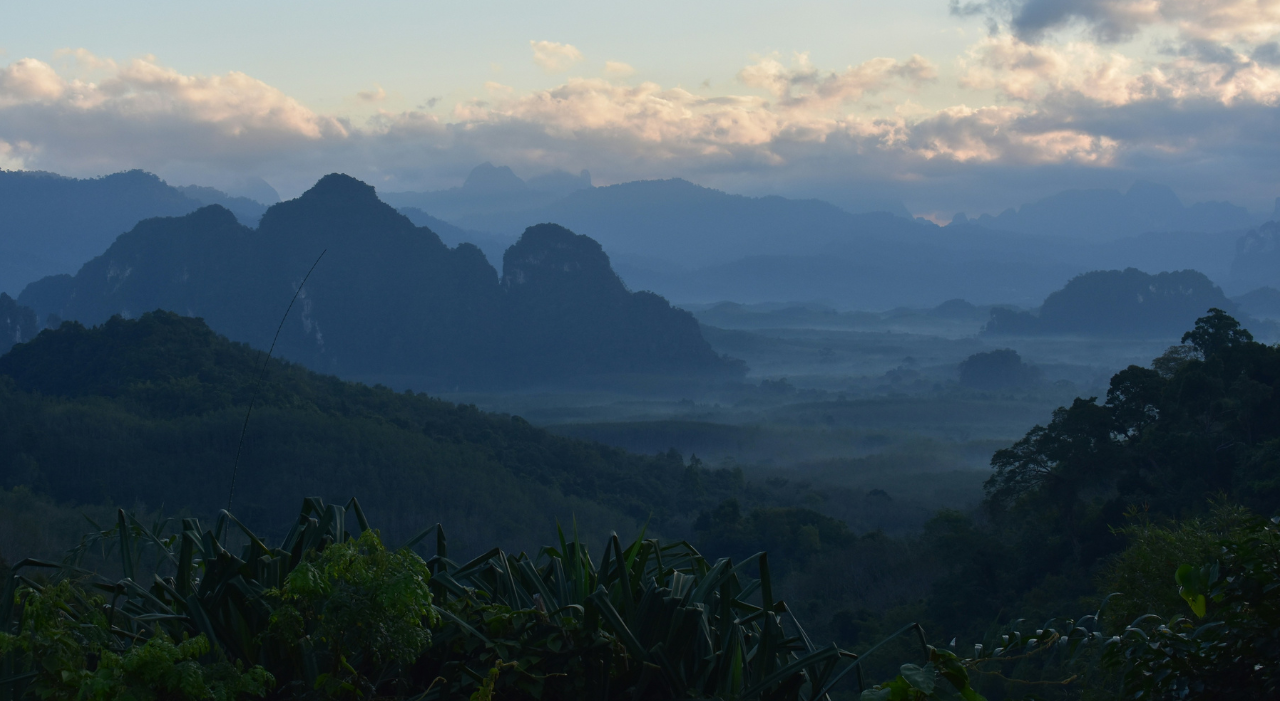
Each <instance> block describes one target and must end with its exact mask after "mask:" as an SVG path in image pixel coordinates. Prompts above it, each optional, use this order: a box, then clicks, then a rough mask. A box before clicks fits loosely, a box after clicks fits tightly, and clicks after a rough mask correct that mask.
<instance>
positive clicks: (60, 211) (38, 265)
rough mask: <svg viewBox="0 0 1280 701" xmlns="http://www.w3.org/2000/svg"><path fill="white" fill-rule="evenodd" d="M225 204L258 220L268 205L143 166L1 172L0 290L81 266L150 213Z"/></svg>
mask: <svg viewBox="0 0 1280 701" xmlns="http://www.w3.org/2000/svg"><path fill="white" fill-rule="evenodd" d="M207 204H221V205H223V206H225V207H227V208H228V209H230V210H231V211H233V212H235V214H236V216H237V217H238V218H240V219H241V221H243V222H246V223H249V224H256V222H257V218H258V217H260V216H262V213H263V212H264V211H266V207H265V206H264V205H262V204H259V203H257V202H254V201H253V200H250V199H247V198H244V197H230V196H229V195H226V194H225V193H222V192H221V191H218V190H215V189H213V188H205V187H187V188H175V187H172V186H170V185H168V184H166V183H165V182H164V181H163V180H161V179H160V178H158V177H156V176H155V175H152V174H150V173H146V172H143V171H140V170H132V171H128V172H123V173H115V174H112V175H107V176H103V177H101V178H90V179H76V178H67V177H63V176H61V175H56V174H53V173H44V172H37V171H0V212H3V213H4V214H3V216H0V292H10V293H13V294H17V293H18V292H19V291H20V290H21V289H22V288H23V286H25V285H26V284H27V283H29V282H32V281H34V280H38V279H40V278H42V277H44V276H46V275H53V274H58V273H69V272H72V271H75V270H77V269H78V268H79V267H80V266H81V265H83V264H84V263H85V262H86V261H88V260H89V259H90V258H93V257H94V256H95V255H98V254H99V253H101V252H102V251H103V249H105V248H106V247H107V246H109V245H110V244H111V242H112V241H113V240H115V237H116V236H119V235H120V234H121V233H122V232H124V231H128V230H129V229H132V228H133V226H134V225H135V224H137V223H138V222H139V221H141V220H143V219H146V218H149V217H166V216H178V215H182V214H187V213H189V212H192V211H195V210H196V209H199V208H200V207H202V206H204V205H207Z"/></svg>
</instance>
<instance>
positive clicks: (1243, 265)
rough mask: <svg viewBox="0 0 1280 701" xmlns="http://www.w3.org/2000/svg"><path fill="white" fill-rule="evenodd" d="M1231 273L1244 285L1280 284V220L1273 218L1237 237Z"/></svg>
mask: <svg viewBox="0 0 1280 701" xmlns="http://www.w3.org/2000/svg"><path fill="white" fill-rule="evenodd" d="M1231 277H1232V280H1234V281H1235V282H1236V284H1237V285H1239V286H1240V287H1243V288H1244V289H1250V288H1253V287H1260V286H1263V285H1270V286H1272V287H1280V221H1269V222H1267V223H1266V224H1263V225H1262V226H1259V227H1258V228H1256V229H1254V230H1252V231H1250V232H1249V233H1247V234H1245V235H1244V236H1241V237H1240V239H1239V240H1238V241H1236V256H1235V260H1233V261H1232V263H1231Z"/></svg>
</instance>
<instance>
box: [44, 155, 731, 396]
mask: <svg viewBox="0 0 1280 701" xmlns="http://www.w3.org/2000/svg"><path fill="white" fill-rule="evenodd" d="M315 248H324V249H326V250H328V251H329V252H331V253H333V255H332V256H328V258H329V259H330V260H331V261H333V262H331V263H330V264H327V265H326V268H325V274H324V275H323V276H322V279H319V280H317V281H316V282H314V283H310V284H309V285H308V287H307V291H306V293H305V296H303V297H301V298H300V300H301V302H300V304H301V306H302V310H301V313H300V314H299V315H298V316H297V317H295V318H294V321H287V322H286V323H285V325H284V327H283V329H282V331H281V333H280V335H279V337H278V348H279V350H280V357H285V358H288V359H290V360H293V361H295V362H300V363H303V364H304V365H307V366H308V367H311V368H313V369H316V370H319V371H323V372H329V373H335V374H340V375H344V376H347V377H357V378H360V379H366V380H368V381H382V382H387V381H390V382H396V383H400V384H401V386H412V387H414V388H415V389H436V390H439V389H448V390H453V389H455V388H462V387H467V388H478V387H509V386H513V385H529V384H535V383H564V382H589V383H598V382H605V381H615V380H617V378H619V377H620V376H623V375H625V376H632V377H634V376H645V375H648V376H654V377H657V376H663V377H668V376H673V375H675V376H681V377H694V376H696V377H703V378H709V379H710V378H717V377H736V376H740V375H741V373H742V371H743V370H742V367H741V365H740V363H734V362H731V361H728V360H726V359H724V358H721V357H720V356H718V355H717V354H716V353H715V352H714V351H712V349H711V347H710V346H709V345H708V344H707V343H706V341H705V340H704V339H703V338H702V334H701V330H700V328H699V326H698V324H697V322H696V321H695V320H694V319H693V317H692V315H690V314H688V313H687V312H685V311H683V310H679V309H675V308H672V307H671V305H670V304H668V303H667V301H666V300H665V299H663V298H661V297H659V296H657V295H655V294H652V293H647V292H634V293H633V292H630V291H628V290H627V289H626V287H625V286H624V285H623V284H622V282H621V280H619V278H618V276H617V274H616V273H615V272H614V271H613V268H612V266H611V264H610V261H609V257H608V256H607V255H605V254H604V251H603V249H602V248H601V246H600V245H599V244H598V243H596V242H595V241H593V240H591V239H590V238H588V237H586V236H580V235H576V234H574V233H572V232H570V231H568V230H567V229H565V228H563V227H560V226H557V225H555V224H542V225H539V226H536V227H530V228H529V229H528V230H527V231H526V232H525V234H524V235H523V236H521V238H520V240H519V241H517V243H516V244H515V245H513V246H512V247H511V248H510V249H509V250H508V252H507V254H505V255H504V271H503V274H502V276H501V277H500V276H499V274H498V271H496V270H495V269H494V267H493V266H492V265H490V263H489V261H488V260H487V259H486V258H485V256H484V254H483V253H481V251H480V250H479V249H478V248H476V247H475V246H473V245H470V244H466V243H463V244H460V245H458V246H456V247H454V248H449V247H448V246H446V245H445V244H444V243H443V242H442V241H441V240H440V237H439V236H437V235H436V234H435V233H434V232H432V231H431V230H430V229H427V228H423V227H417V226H414V224H413V223H412V222H411V221H410V220H409V219H408V218H407V217H405V216H404V215H402V214H400V213H399V212H397V211H395V210H394V209H393V208H391V207H390V206H389V205H387V204H385V203H383V202H381V201H380V200H378V198H377V194H376V192H375V191H374V189H373V188H372V187H370V186H369V185H367V184H365V183H362V182H360V181H359V180H356V179H354V178H351V177H349V176H345V175H340V174H331V175H327V176H325V177H324V178H322V179H321V180H320V181H319V182H317V183H316V185H315V186H314V187H312V188H311V189H310V190H308V191H307V192H306V193H304V194H303V195H302V196H301V197H299V198H297V199H294V200H290V201H287V202H281V203H279V204H276V205H273V206H272V207H271V208H270V209H269V210H268V211H267V212H266V214H264V215H263V217H262V221H261V224H260V226H259V228H258V230H257V231H253V230H251V229H248V228H246V227H244V226H242V225H240V224H239V223H238V222H236V221H235V219H234V217H232V216H231V215H230V213H229V212H227V211H226V210H225V209H222V208H220V207H206V208H203V209H200V210H197V211H196V212H193V213H191V214H189V215H186V216H183V217H174V218H163V219H149V220H146V221H143V222H140V223H139V224H138V225H137V226H136V227H134V229H133V230H132V231H129V232H128V233H126V234H123V235H121V236H120V237H119V238H118V239H117V240H116V242H115V243H114V244H112V246H111V247H110V248H109V249H107V251H106V253H104V254H103V255H101V256H99V257H97V258H95V259H93V260H92V261H90V262H89V263H87V264H86V265H85V266H84V267H83V268H81V270H80V272H79V273H77V274H76V275H75V276H74V277H70V276H66V277H52V278H46V279H44V280H40V281H39V282H37V283H34V284H32V285H30V286H28V288H27V290H24V292H23V295H21V296H20V301H21V302H22V303H24V304H27V305H28V306H31V307H32V308H33V309H35V310H36V312H37V313H38V314H40V315H42V316H43V315H48V314H56V315H58V316H60V317H62V318H66V319H76V320H79V321H81V322H82V323H86V324H97V323H102V322H103V321H106V320H107V319H109V318H111V317H112V316H114V315H120V316H123V317H125V318H130V317H136V316H137V315H138V314H139V313H141V312H144V311H148V310H152V309H168V310H172V311H175V312H178V313H180V314H184V315H188V316H199V317H202V318H204V319H205V320H206V321H207V322H208V323H209V325H210V326H211V327H212V328H214V329H216V330H218V331H219V332H221V333H224V334H226V335H227V336H229V337H230V338H232V339H235V340H237V341H243V342H246V343H249V344H250V345H254V346H256V347H259V348H265V347H268V346H269V345H271V344H272V343H275V342H277V339H275V338H273V337H269V336H267V335H266V332H265V330H266V329H269V328H270V324H271V323H272V322H277V321H278V319H277V318H275V317H273V316H269V314H270V313H269V312H266V311H264V310H262V309H261V306H262V305H261V303H260V300H262V299H278V298H283V297H284V296H285V295H287V294H293V293H295V292H296V289H294V288H293V285H292V281H291V280H289V278H288V277H287V276H286V275H285V274H284V273H283V272H282V271H287V270H298V269H301V268H303V267H305V266H307V265H309V264H310V263H311V262H312V261H311V260H310V259H309V258H307V259H302V258H301V257H300V256H298V254H297V251H299V250H315ZM518 279H527V280H528V281H529V284H519V283H516V282H513V281H516V280H518Z"/></svg>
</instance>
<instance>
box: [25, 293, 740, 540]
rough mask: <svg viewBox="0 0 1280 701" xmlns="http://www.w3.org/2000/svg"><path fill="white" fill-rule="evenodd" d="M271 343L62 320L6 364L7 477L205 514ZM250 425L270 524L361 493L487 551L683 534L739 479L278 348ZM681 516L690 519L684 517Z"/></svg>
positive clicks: (227, 466) (241, 491)
mask: <svg viewBox="0 0 1280 701" xmlns="http://www.w3.org/2000/svg"><path fill="white" fill-rule="evenodd" d="M264 355H265V354H264V353H262V352H261V351H256V350H252V349H250V348H248V347H246V346H244V345H242V344H237V343H233V342H231V341H228V340H227V339H226V338H224V337H222V336H219V335H217V334H215V333H214V332H213V331H211V330H210V329H209V328H208V327H207V326H206V325H205V324H204V323H203V322H202V321H200V320H199V319H191V318H186V317H181V316H178V315H176V314H173V313H169V312H154V313H148V314H144V315H143V316H142V317H141V318H140V319H137V320H124V319H120V318H114V319H112V320H110V321H108V322H107V323H105V324H104V325H102V326H100V327H97V328H92V329H89V328H85V327H83V326H81V325H80V324H77V323H74V322H66V323H64V324H63V325H62V327H61V328H59V329H57V330H46V331H44V332H42V333H41V334H40V335H39V336H37V337H36V338H35V339H34V340H32V341H30V342H28V343H24V344H20V345H18V346H15V347H14V348H13V350H11V351H10V352H9V353H8V354H7V355H5V356H3V357H2V358H0V476H2V479H3V481H4V484H3V486H4V487H6V488H8V487H13V486H17V485H27V486H29V487H31V488H32V489H34V490H36V491H37V492H41V493H44V494H47V495H48V496H50V497H52V498H53V499H55V500H57V501H59V502H66V503H73V504H76V503H79V504H102V503H111V504H120V505H138V506H140V507H143V508H149V509H158V508H160V507H163V508H164V509H165V510H166V512H168V513H170V514H171V513H173V512H174V511H189V512H193V513H195V514H198V515H208V514H211V513H214V512H215V511H216V510H217V509H221V508H224V507H226V505H227V498H228V494H229V490H230V487H231V474H232V466H233V464H234V460H235V455H236V448H237V443H238V441H239V438H240V432H241V426H242V422H243V420H244V417H245V410H246V408H247V407H248V405H249V402H250V400H251V398H252V397H253V396H254V392H255V387H256V386H257V383H258V378H259V377H260V370H261V368H262V367H263V359H264ZM256 407H257V408H256V409H255V410H254V412H253V415H252V419H251V420H250V422H249V424H248V433H247V436H246V438H245V442H244V450H243V455H242V457H241V462H240V466H239V470H238V477H237V483H236V491H235V493H236V499H235V504H234V507H235V510H236V512H237V513H238V514H244V515H247V517H248V518H249V519H250V520H251V521H254V522H256V523H258V524H259V525H261V527H263V528H267V529H270V528H276V527H278V526H279V523H276V522H277V521H278V518H277V517H276V515H277V514H279V513H281V512H282V510H283V511H288V510H292V509H295V508H296V507H297V502H298V500H299V499H300V498H302V497H303V496H308V495H319V496H324V497H325V498H327V499H347V498H350V497H351V496H353V495H354V496H358V497H359V498H360V500H361V502H362V503H365V505H366V507H367V508H369V509H370V511H371V513H373V512H376V513H378V514H380V517H379V518H380V520H382V521H383V522H384V523H385V525H384V528H385V529H387V530H388V534H389V535H391V534H394V535H395V536H397V537H400V536H405V537H407V535H411V533H410V531H413V530H416V529H420V528H421V527H422V524H423V523H425V522H428V521H429V522H431V523H434V522H436V521H441V522H444V523H446V524H448V525H449V527H450V529H451V532H452V535H451V537H456V538H460V539H461V541H462V543H463V544H464V547H465V546H466V544H470V545H476V546H478V545H479V544H484V545H485V547H488V546H490V545H493V544H497V543H503V544H506V545H509V546H511V547H517V548H520V547H533V546H536V545H540V543H536V542H528V543H526V542H523V541H521V540H520V539H521V538H523V537H530V538H533V537H535V536H533V535H531V534H538V535H537V536H536V537H538V538H545V537H546V534H547V533H554V532H555V527H556V522H557V520H558V521H559V522H560V523H563V524H565V525H566V526H568V525H569V524H571V523H572V522H574V521H575V520H576V521H577V523H578V524H580V526H581V527H582V528H583V531H584V533H595V534H602V533H607V532H608V531H609V530H611V529H617V530H618V531H619V532H624V533H625V532H628V531H635V530H638V528H639V527H640V526H641V525H643V524H644V523H646V522H648V523H649V524H650V527H651V529H653V530H654V531H656V532H667V533H671V532H679V531H680V530H681V529H682V528H685V529H687V527H688V526H689V525H690V524H691V523H692V521H693V519H694V518H695V517H696V515H697V513H698V511H699V510H701V509H705V508H707V507H708V506H709V505H714V504H715V503H718V501H719V500H720V499H723V498H726V497H730V496H737V495H741V493H742V489H743V485H742V481H741V477H740V475H738V474H737V473H732V472H728V471H708V470H701V469H699V468H697V467H696V466H686V465H685V464H684V462H683V460H682V459H681V458H680V457H679V456H676V455H674V454H671V455H664V456H658V457H644V456H637V455H634V454H630V453H626V452H624V451H621V450H617V449H612V448H607V447H604V446H601V445H598V444H593V443H586V442H582V441H577V440H573V439H568V438H561V437H557V436H554V435H552V434H550V433H548V432H546V431H544V430H542V429H539V428H535V427H533V426H531V425H530V424H528V423H527V422H525V421H523V420H522V419H520V418H518V417H512V416H503V415H495V414H488V413H484V412H481V411H479V410H477V409H476V408H475V407H474V406H461V405H454V404H451V403H448V402H444V401H440V400H436V399H432V398H429V397H427V396H426V395H421V394H412V393H396V392H392V391H391V390H388V389H386V388H377V387H375V388H370V387H366V386H364V385H359V384H353V383H348V382H343V381H341V380H338V379H336V378H333V377H326V376H321V375H318V374H316V373H313V372H310V371H308V370H306V369H304V368H302V367H300V366H298V365H294V364H289V363H283V362H280V361H276V360H273V361H272V362H271V365H270V367H269V373H268V375H267V376H266V381H265V382H263V383H262V385H261V393H260V396H259V397H258V400H257V404H256ZM682 524H683V525H682Z"/></svg>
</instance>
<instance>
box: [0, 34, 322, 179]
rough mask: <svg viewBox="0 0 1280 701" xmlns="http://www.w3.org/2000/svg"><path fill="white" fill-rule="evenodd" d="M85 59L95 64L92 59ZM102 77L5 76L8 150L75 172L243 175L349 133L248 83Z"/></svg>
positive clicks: (111, 70)
mask: <svg viewBox="0 0 1280 701" xmlns="http://www.w3.org/2000/svg"><path fill="white" fill-rule="evenodd" d="M77 58H78V59H80V62H81V63H87V62H88V58H89V56H88V55H87V54H80V55H78V56H77ZM94 67H95V68H96V69H99V70H101V71H102V72H103V76H102V78H101V80H98V81H96V82H88V81H82V80H79V79H69V78H67V77H65V76H62V75H60V74H59V73H58V72H57V71H56V70H55V69H54V68H52V67H51V66H49V65H48V64H45V63H43V62H41V61H38V60H35V59H30V58H24V59H20V60H18V61H15V62H13V63H10V64H9V65H7V66H5V67H4V68H3V69H0V140H3V141H4V142H6V143H8V144H10V145H15V144H28V145H29V146H27V147H23V149H21V160H22V161H23V163H24V164H25V165H27V166H29V167H30V166H32V164H37V165H38V166H39V167H50V168H55V169H58V168H60V169H63V170H66V171H69V172H84V171H92V170H95V169H99V170H102V169H112V170H113V169H119V168H124V167H143V168H150V169H153V170H156V169H161V168H163V167H165V166H166V165H168V164H170V163H172V162H175V161H201V162H209V163H217V164H221V165H222V166H223V167H244V166H248V165H251V164H253V163H258V162H261V160H262V159H263V158H266V157H270V155H271V154H278V153H281V152H286V151H290V150H293V149H297V148H299V147H300V146H301V145H302V144H305V143H315V142H318V141H323V140H325V139H326V138H331V137H342V136H344V135H345V134H346V133H347V127H346V126H345V125H344V124H343V123H342V121H341V120H338V119H334V118H331V117H324V116H320V115H317V114H316V113H314V112H312V111H311V110H310V109H308V108H307V107H305V106H303V105H302V104H301V103H299V102H298V101H296V100H294V99H293V98H291V97H289V96H288V95H285V94H284V93H283V92H281V91H280V90H278V89H276V88H274V87H272V86H270V85H267V84H266V83H263V82H262V81H259V80H257V79H254V78H251V77H249V76H247V75H245V74H243V73H239V72H231V73H227V74H224V75H216V76H191V75H183V74H180V73H178V72H177V71H175V70H173V69H171V68H167V67H164V66H161V65H159V64H158V63H156V62H155V61H154V59H137V60H134V61H130V62H128V63H123V64H118V65H117V64H115V63H114V62H108V61H105V60H100V61H97V62H96V63H95V64H94ZM11 148H13V147H12V146H11ZM14 157H15V156H14V155H12V152H11V154H10V155H8V156H7V158H8V159H9V160H12V159H13V158H14Z"/></svg>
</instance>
